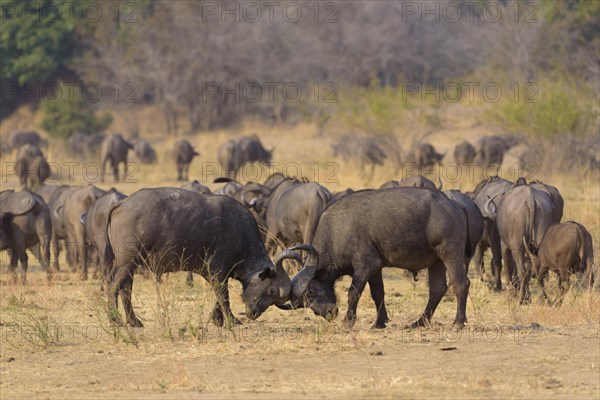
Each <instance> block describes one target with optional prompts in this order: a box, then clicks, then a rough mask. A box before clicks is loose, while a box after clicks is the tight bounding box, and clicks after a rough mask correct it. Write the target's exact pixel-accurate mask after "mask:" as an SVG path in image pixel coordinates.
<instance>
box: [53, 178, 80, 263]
mask: <svg viewBox="0 0 600 400" xmlns="http://www.w3.org/2000/svg"><path fill="white" fill-rule="evenodd" d="M70 190H71V187H70V186H69V185H61V186H59V187H58V188H56V189H53V194H52V195H51V197H50V200H49V201H48V208H49V210H50V218H51V219H52V246H51V247H52V268H53V269H54V270H56V271H59V270H60V264H59V261H58V260H59V255H60V243H61V242H63V243H64V244H65V247H66V252H67V263H68V264H69V266H70V267H71V270H74V269H75V261H76V257H77V256H76V250H77V249H73V246H72V245H71V243H70V242H69V239H68V237H67V228H66V226H65V217H64V215H63V212H62V211H63V208H64V205H65V199H66V197H67V195H68V194H69V192H70ZM74 250H75V251H74Z"/></svg>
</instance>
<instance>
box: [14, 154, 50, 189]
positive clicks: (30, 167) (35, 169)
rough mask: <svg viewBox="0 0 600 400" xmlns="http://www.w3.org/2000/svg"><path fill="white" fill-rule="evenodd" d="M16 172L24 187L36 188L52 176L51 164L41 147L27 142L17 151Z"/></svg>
mask: <svg viewBox="0 0 600 400" xmlns="http://www.w3.org/2000/svg"><path fill="white" fill-rule="evenodd" d="M15 172H16V173H17V176H18V177H19V181H20V182H21V186H22V187H23V189H32V190H33V189H35V188H37V187H38V186H39V185H42V184H43V183H44V181H45V180H46V179H48V176H50V166H49V165H48V162H47V161H46V158H45V157H44V154H43V153H42V151H41V150H40V148H39V147H37V146H36V145H32V144H25V145H23V146H21V147H20V148H19V150H18V151H17V162H16V163H15Z"/></svg>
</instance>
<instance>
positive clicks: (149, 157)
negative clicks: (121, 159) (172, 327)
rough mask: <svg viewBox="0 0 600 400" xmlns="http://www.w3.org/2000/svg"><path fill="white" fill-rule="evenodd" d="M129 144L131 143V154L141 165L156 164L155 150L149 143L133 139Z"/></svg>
mask: <svg viewBox="0 0 600 400" xmlns="http://www.w3.org/2000/svg"><path fill="white" fill-rule="evenodd" d="M131 142H132V143H133V154H135V156H136V158H137V159H138V160H139V161H140V162H141V163H142V164H154V163H155V162H156V150H154V147H152V145H151V144H150V142H149V141H147V140H144V139H134V140H131Z"/></svg>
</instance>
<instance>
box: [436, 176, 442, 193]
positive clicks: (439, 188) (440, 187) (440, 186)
mask: <svg viewBox="0 0 600 400" xmlns="http://www.w3.org/2000/svg"><path fill="white" fill-rule="evenodd" d="M437 190H439V191H440V192H441V191H442V179H441V178H440V185H439V186H438V187H437Z"/></svg>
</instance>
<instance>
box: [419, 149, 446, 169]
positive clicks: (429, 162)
mask: <svg viewBox="0 0 600 400" xmlns="http://www.w3.org/2000/svg"><path fill="white" fill-rule="evenodd" d="M444 155H445V153H444V154H442V153H438V152H437V151H435V148H434V147H433V146H432V145H431V144H429V143H420V144H419V145H417V148H416V149H415V161H416V163H417V166H418V167H419V168H427V167H431V166H434V165H436V164H439V163H441V162H442V159H443V158H444Z"/></svg>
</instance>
